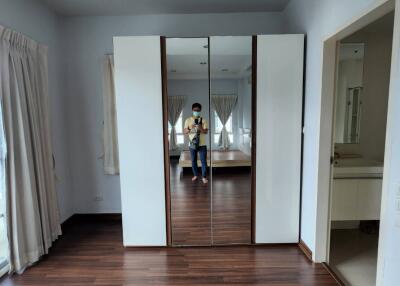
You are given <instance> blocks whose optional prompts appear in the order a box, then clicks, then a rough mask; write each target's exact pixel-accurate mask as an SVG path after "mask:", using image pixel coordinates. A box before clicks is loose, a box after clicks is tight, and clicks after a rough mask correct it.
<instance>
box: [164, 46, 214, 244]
mask: <svg viewBox="0 0 400 286" xmlns="http://www.w3.org/2000/svg"><path fill="white" fill-rule="evenodd" d="M166 62H167V65H166V73H167V83H166V84H167V95H168V97H167V98H168V121H169V122H168V127H169V128H168V136H169V148H168V149H169V161H170V200H171V201H170V202H171V214H170V215H171V243H172V245H174V246H188V245H211V244H212V235H211V189H210V184H209V183H208V182H207V180H209V178H208V177H209V176H208V172H209V170H208V166H209V163H210V158H209V153H208V150H209V147H208V146H210V145H209V141H210V139H209V135H208V131H207V129H208V122H210V121H209V76H208V75H209V68H208V62H209V59H208V38H167V39H166ZM164 73H165V71H164ZM207 157H208V158H207ZM203 181H204V182H203Z"/></svg>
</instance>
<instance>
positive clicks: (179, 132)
mask: <svg viewBox="0 0 400 286" xmlns="http://www.w3.org/2000/svg"><path fill="white" fill-rule="evenodd" d="M171 129H172V126H171V124H170V123H169V121H168V135H169V134H171ZM175 131H176V143H177V144H178V145H183V142H184V139H185V138H184V135H183V112H181V114H180V115H179V118H178V121H176V125H175ZM168 138H169V137H168Z"/></svg>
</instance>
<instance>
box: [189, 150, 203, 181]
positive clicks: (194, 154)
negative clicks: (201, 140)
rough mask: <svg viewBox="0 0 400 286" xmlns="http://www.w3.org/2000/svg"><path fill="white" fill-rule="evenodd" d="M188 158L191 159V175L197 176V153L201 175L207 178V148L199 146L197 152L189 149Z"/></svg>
mask: <svg viewBox="0 0 400 286" xmlns="http://www.w3.org/2000/svg"><path fill="white" fill-rule="evenodd" d="M189 150H190V156H191V157H192V170H193V175H194V176H198V174H199V171H198V168H197V152H198V153H199V154H200V161H201V175H202V176H203V178H206V177H207V146H199V148H198V149H197V150H194V149H192V148H189Z"/></svg>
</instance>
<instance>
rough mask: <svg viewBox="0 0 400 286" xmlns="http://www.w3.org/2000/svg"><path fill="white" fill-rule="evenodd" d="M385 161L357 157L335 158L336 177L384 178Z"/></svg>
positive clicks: (334, 171) (334, 172)
mask: <svg viewBox="0 0 400 286" xmlns="http://www.w3.org/2000/svg"><path fill="white" fill-rule="evenodd" d="M382 174H383V162H378V161H373V160H365V159H362V158H356V159H339V160H335V165H334V169H333V177H334V179H340V178H382Z"/></svg>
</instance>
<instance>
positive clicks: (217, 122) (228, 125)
mask: <svg viewBox="0 0 400 286" xmlns="http://www.w3.org/2000/svg"><path fill="white" fill-rule="evenodd" d="M214 124H215V128H214V144H218V140H219V135H220V134H221V131H222V127H223V125H222V122H221V120H220V119H219V117H218V114H217V112H216V111H214ZM225 128H226V130H227V131H228V136H229V140H230V141H231V143H233V128H232V114H231V116H229V119H228V121H227V122H226V125H225Z"/></svg>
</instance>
